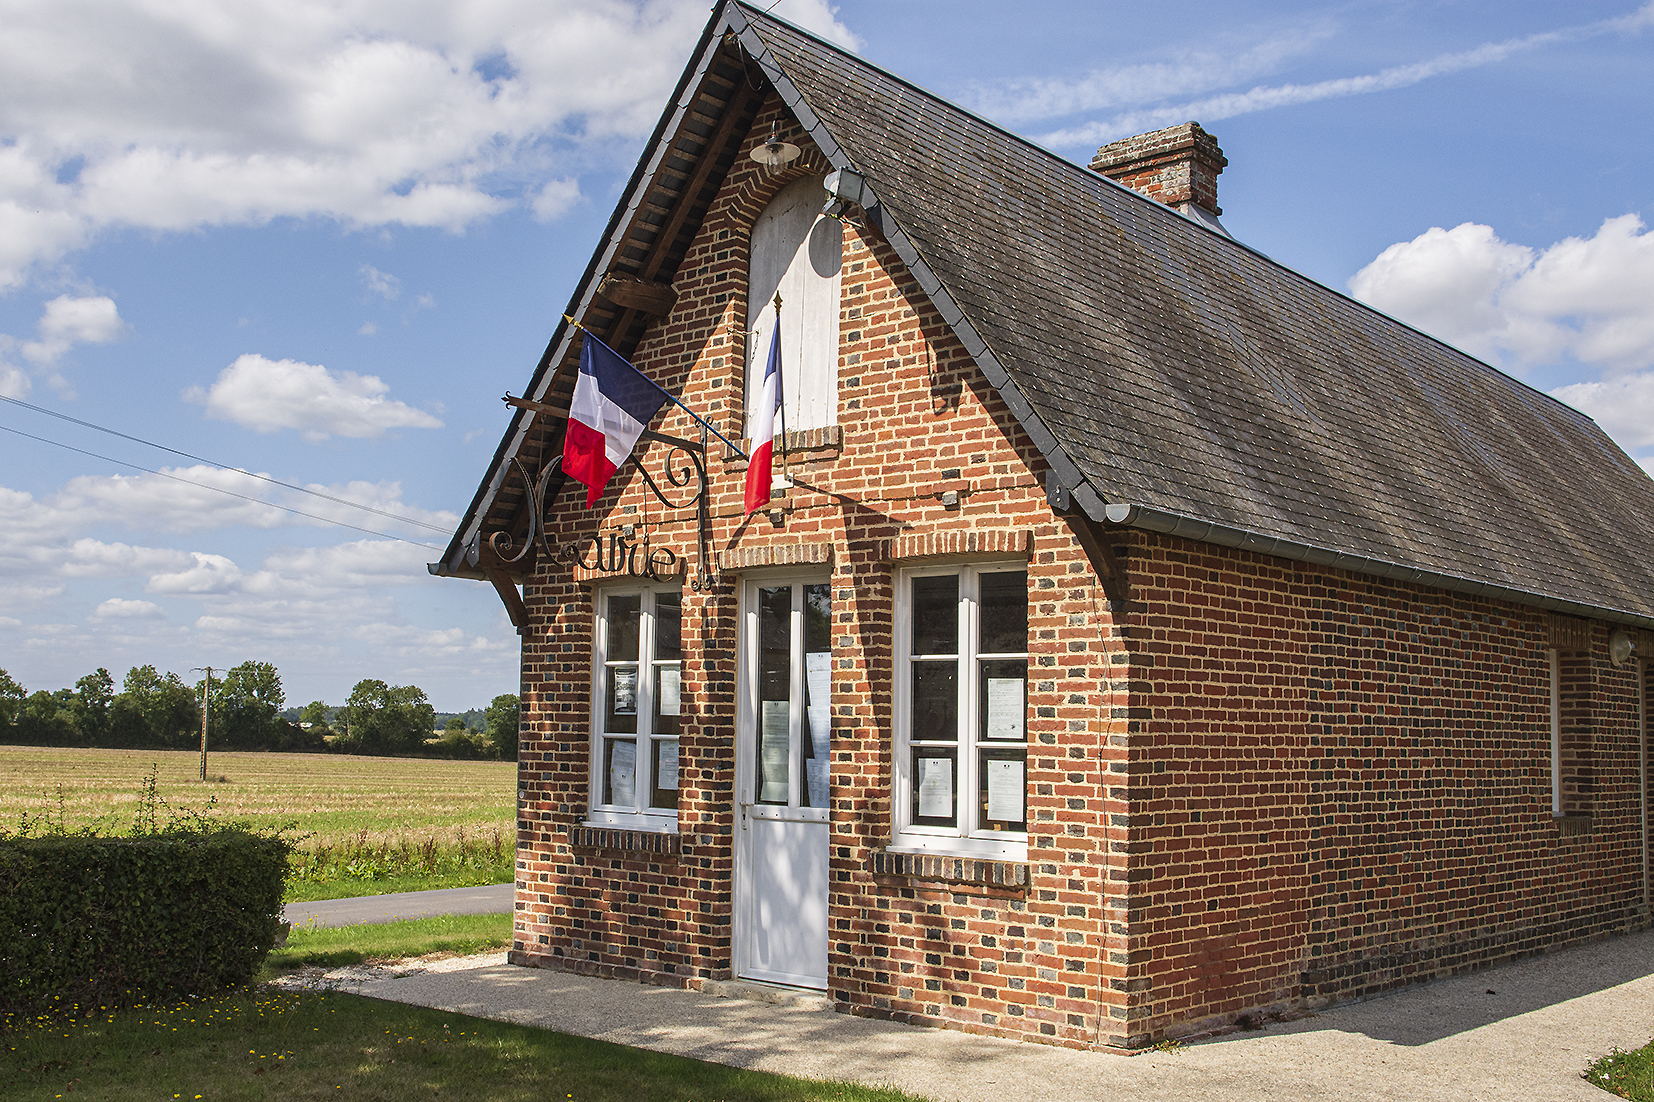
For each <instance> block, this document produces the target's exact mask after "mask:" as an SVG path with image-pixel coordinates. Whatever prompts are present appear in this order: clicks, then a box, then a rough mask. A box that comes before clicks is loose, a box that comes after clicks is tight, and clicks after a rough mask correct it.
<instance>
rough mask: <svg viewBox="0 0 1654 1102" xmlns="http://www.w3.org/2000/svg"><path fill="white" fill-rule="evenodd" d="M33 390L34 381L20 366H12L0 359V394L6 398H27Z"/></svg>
mask: <svg viewBox="0 0 1654 1102" xmlns="http://www.w3.org/2000/svg"><path fill="white" fill-rule="evenodd" d="M33 390H34V381H33V380H31V379H30V378H29V377H28V376H27V375H25V374H24V373H23V370H22V368H18V367H13V366H12V365H11V364H9V363H7V362H6V361H4V360H0V395H4V396H5V397H7V398H27V397H28V396H29V393H30V392H31V391H33Z"/></svg>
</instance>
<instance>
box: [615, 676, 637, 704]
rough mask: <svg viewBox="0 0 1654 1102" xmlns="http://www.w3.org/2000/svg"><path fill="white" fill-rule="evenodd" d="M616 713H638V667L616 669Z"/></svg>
mask: <svg viewBox="0 0 1654 1102" xmlns="http://www.w3.org/2000/svg"><path fill="white" fill-rule="evenodd" d="M614 679H615V680H614V686H615V699H614V714H615V715H617V716H635V715H637V668H636V667H633V668H631V669H625V670H615V671H614Z"/></svg>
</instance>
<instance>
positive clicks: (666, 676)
mask: <svg viewBox="0 0 1654 1102" xmlns="http://www.w3.org/2000/svg"><path fill="white" fill-rule="evenodd" d="M682 676H683V675H682V674H681V673H679V671H678V668H677V667H676V666H662V667H661V668H660V701H659V703H660V714H661V715H663V716H675V715H677V714H678V708H679V704H680V696H681V692H682V685H683V681H682Z"/></svg>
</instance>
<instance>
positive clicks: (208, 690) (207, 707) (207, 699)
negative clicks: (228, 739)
mask: <svg viewBox="0 0 1654 1102" xmlns="http://www.w3.org/2000/svg"><path fill="white" fill-rule="evenodd" d="M197 671H203V672H205V673H206V675H207V681H206V687H205V689H203V690H202V693H201V781H202V783H203V784H205V783H206V780H207V717H208V716H210V715H212V675H213V668H212V667H211V666H196V667H194V668H193V669H191V670H190V672H191V673H195V672H197Z"/></svg>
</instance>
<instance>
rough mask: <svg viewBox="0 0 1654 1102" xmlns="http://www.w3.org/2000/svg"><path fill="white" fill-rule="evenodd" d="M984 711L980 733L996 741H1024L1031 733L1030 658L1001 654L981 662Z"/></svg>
mask: <svg viewBox="0 0 1654 1102" xmlns="http://www.w3.org/2000/svg"><path fill="white" fill-rule="evenodd" d="M981 668H982V676H981V678H980V680H981V683H982V687H981V697H980V699H979V700H978V701H977V710H978V711H979V712H980V713H981V715H982V720H981V727H980V729H979V731H978V734H979V736H980V737H981V738H984V739H988V740H990V741H994V742H1022V741H1024V740H1025V739H1027V737H1028V728H1027V723H1028V660H1027V659H1026V658H999V659H991V660H989V661H985V662H982V663H981Z"/></svg>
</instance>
